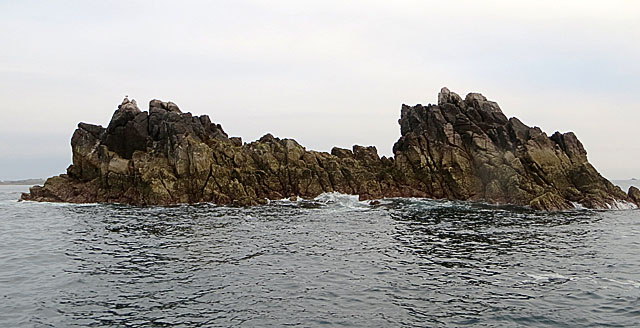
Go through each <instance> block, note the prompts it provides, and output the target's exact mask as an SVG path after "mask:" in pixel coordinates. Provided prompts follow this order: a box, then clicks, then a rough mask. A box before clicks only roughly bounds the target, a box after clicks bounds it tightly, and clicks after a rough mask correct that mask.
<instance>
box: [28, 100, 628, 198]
mask: <svg viewBox="0 0 640 328" xmlns="http://www.w3.org/2000/svg"><path fill="white" fill-rule="evenodd" d="M399 123H400V129H401V137H400V139H399V140H398V141H397V142H396V144H395V145H394V147H393V153H394V157H393V158H387V157H384V156H383V157H382V158H381V157H379V155H378V153H377V150H376V148H375V147H372V146H370V147H364V146H358V145H356V146H353V149H342V148H333V149H332V151H331V153H326V152H317V151H310V150H306V149H305V148H304V147H302V146H301V145H299V144H298V143H297V142H296V141H295V140H293V139H279V138H276V137H274V136H272V135H270V134H267V135H265V136H263V137H262V138H260V139H259V140H257V141H253V142H251V143H243V142H242V140H241V139H240V138H238V137H231V138H229V136H228V135H227V134H226V133H225V132H224V130H223V129H222V126H220V124H215V123H212V122H211V120H210V119H209V117H208V116H206V115H202V116H192V115H191V114H190V113H182V111H181V110H180V109H179V108H178V106H177V105H176V104H174V103H171V102H162V101H159V100H152V101H151V102H150V104H149V110H148V111H141V110H140V109H139V108H138V106H137V104H136V103H135V101H133V100H132V101H129V100H128V99H125V100H124V101H123V103H122V104H121V105H120V106H118V109H117V110H116V111H115V113H114V114H113V117H112V119H111V122H110V123H109V125H108V126H107V127H106V128H103V127H101V126H97V125H92V124H87V123H80V124H78V129H77V130H76V131H75V133H74V134H73V137H72V139H71V146H72V150H73V164H72V165H71V166H70V167H69V168H68V169H67V174H63V175H60V176H57V177H52V178H49V179H48V180H47V181H46V183H45V184H44V186H42V187H41V186H35V187H33V188H31V190H30V193H25V194H23V195H22V199H23V200H35V201H57V202H74V203H86V202H118V203H126V204H135V205H168V204H176V203H199V202H213V203H216V204H232V205H256V204H262V203H266V202H267V201H268V200H269V199H283V198H290V197H297V196H300V197H304V198H312V197H315V196H317V195H319V194H321V193H323V192H333V191H337V192H341V193H346V194H358V195H359V196H360V199H362V200H366V199H379V198H383V197H428V198H446V199H458V200H472V201H486V202H491V203H504V204H507V203H508V204H515V205H524V206H531V207H532V208H535V209H541V210H564V209H571V208H574V207H576V206H578V205H580V206H583V207H587V208H613V207H617V206H619V205H620V204H623V203H629V204H630V203H636V204H638V198H634V197H637V193H635V194H632V195H631V196H630V195H627V194H625V193H624V192H623V191H622V190H621V189H620V188H618V187H616V186H614V185H613V184H612V183H611V182H609V181H608V180H606V179H605V178H603V177H602V176H601V175H600V174H599V173H598V172H597V171H596V169H595V168H594V167H593V166H592V165H591V164H589V162H588V161H587V153H586V151H585V150H584V147H583V146H582V144H581V143H580V141H579V140H578V139H577V138H576V136H575V135H574V134H573V133H571V132H569V133H564V134H561V133H559V132H556V133H554V134H553V135H552V136H551V137H549V136H547V135H546V134H545V133H544V132H542V131H541V130H540V129H539V128H537V127H533V128H532V127H529V126H527V125H525V124H523V123H522V122H520V121H519V120H518V119H517V118H510V119H508V118H507V117H506V116H505V115H504V114H503V113H502V110H501V109H500V107H499V106H498V104H496V103H495V102H492V101H489V100H487V99H486V98H485V97H484V96H482V95H481V94H478V93H470V94H468V95H467V96H466V97H465V98H464V99H462V97H460V96H458V95H457V94H455V93H453V92H450V91H449V90H448V89H447V88H443V89H442V91H441V92H440V94H439V95H438V105H428V106H422V105H416V106H413V107H411V106H406V105H403V106H402V111H401V118H400V120H399ZM636 191H637V189H636ZM630 193H631V191H630ZM634 195H635V196H634Z"/></svg>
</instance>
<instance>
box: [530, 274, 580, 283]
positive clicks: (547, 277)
mask: <svg viewBox="0 0 640 328" xmlns="http://www.w3.org/2000/svg"><path fill="white" fill-rule="evenodd" d="M525 274H526V275H527V276H529V277H531V278H533V280H525V281H524V282H535V283H541V282H565V281H570V280H573V279H574V278H570V277H567V276H563V275H561V274H559V273H555V272H551V273H539V274H533V273H525Z"/></svg>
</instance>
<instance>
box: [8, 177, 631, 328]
mask: <svg viewBox="0 0 640 328" xmlns="http://www.w3.org/2000/svg"><path fill="white" fill-rule="evenodd" d="M26 189H27V187H25V186H0V300H1V301H0V326H2V327H74V326H77V327H85V326H99V327H140V326H159V327H165V326H166V327H173V326H176V327H200V326H202V327H216V326H223V327H226V326H245V327H254V326H277V327H281V326H304V327H317V326H331V327H334V326H349V327H378V326H379V327H398V326H406V327H412V326H415V327H424V326H464V325H471V326H480V327H482V326H486V327H495V326H505V327H514V326H535V327H538V326H560V327H562V326H566V327H575V326H593V327H601V326H611V327H625V326H626V327H632V326H635V325H637V323H638V322H640V252H639V251H638V250H640V215H639V214H640V211H638V210H626V211H586V210H581V211H572V212H564V213H544V212H534V211H530V210H527V209H523V208H518V207H495V206H488V205H482V204H469V203H463V202H448V201H433V200H418V199H396V200H384V201H383V202H382V203H381V204H380V205H377V206H369V205H368V204H367V203H364V202H358V201H357V199H356V198H354V197H351V196H345V195H334V194H325V195H321V197H319V198H317V199H316V200H313V201H300V202H289V201H281V202H272V203H271V204H269V205H266V206H258V207H251V208H229V207H217V206H213V205H196V206H176V207H131V206H123V205H99V204H88V205H71V204H52V203H33V202H21V203H18V202H16V201H15V200H16V199H17V198H18V197H19V194H20V192H21V191H26Z"/></svg>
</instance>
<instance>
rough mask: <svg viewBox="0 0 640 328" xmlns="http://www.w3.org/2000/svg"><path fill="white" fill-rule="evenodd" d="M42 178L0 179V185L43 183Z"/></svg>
mask: <svg viewBox="0 0 640 328" xmlns="http://www.w3.org/2000/svg"><path fill="white" fill-rule="evenodd" d="M44 181H45V180H44V179H23V180H0V186H7V185H12V186H20V185H22V186H33V185H37V184H43V183H44Z"/></svg>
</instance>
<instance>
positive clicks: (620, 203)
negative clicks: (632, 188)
mask: <svg viewBox="0 0 640 328" xmlns="http://www.w3.org/2000/svg"><path fill="white" fill-rule="evenodd" d="M607 206H609V209H613V210H635V209H636V208H638V206H636V204H633V203H630V202H627V201H624V200H614V201H613V204H607Z"/></svg>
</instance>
